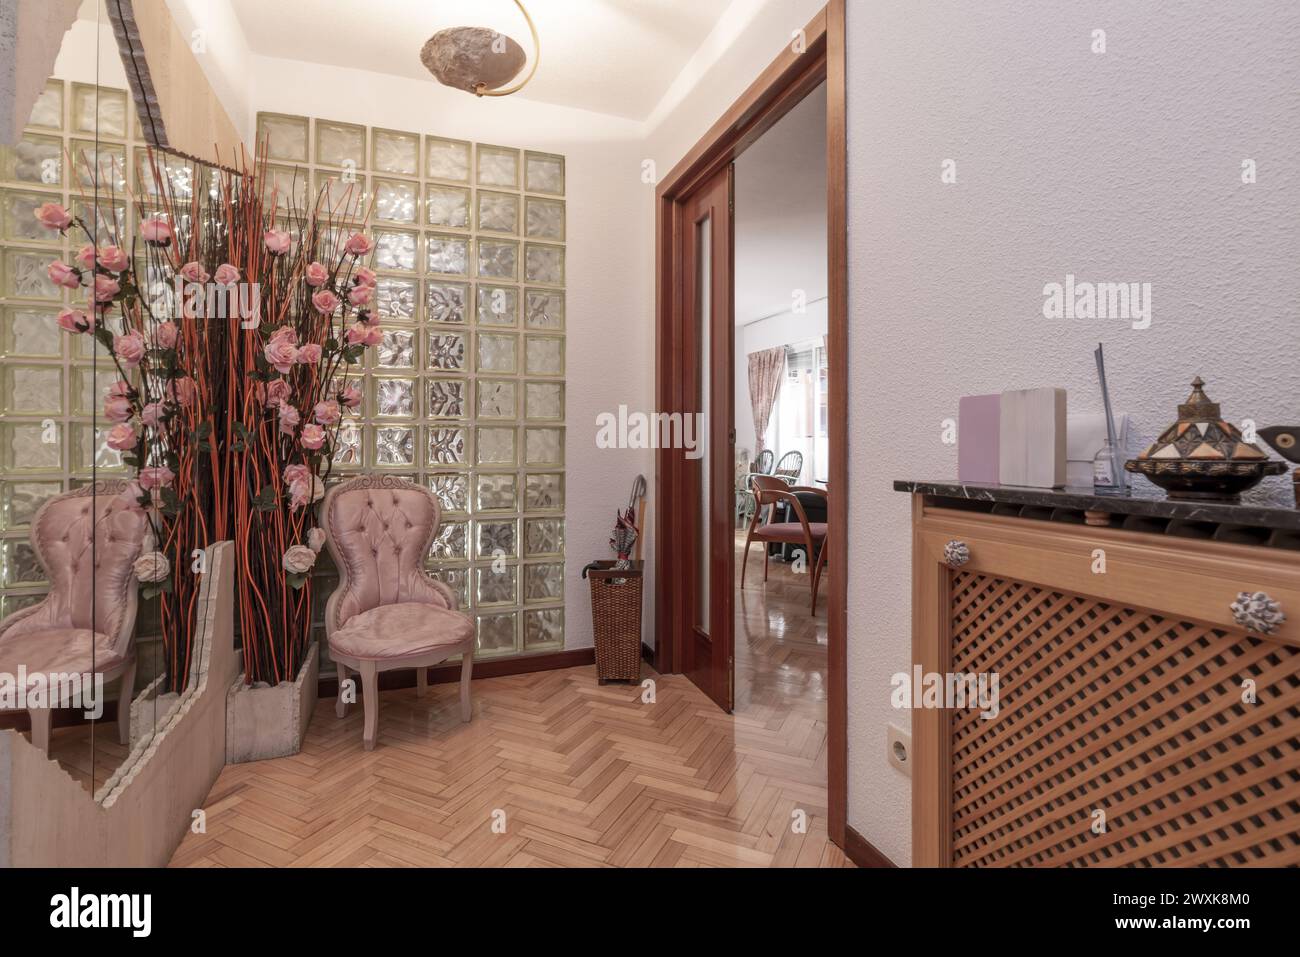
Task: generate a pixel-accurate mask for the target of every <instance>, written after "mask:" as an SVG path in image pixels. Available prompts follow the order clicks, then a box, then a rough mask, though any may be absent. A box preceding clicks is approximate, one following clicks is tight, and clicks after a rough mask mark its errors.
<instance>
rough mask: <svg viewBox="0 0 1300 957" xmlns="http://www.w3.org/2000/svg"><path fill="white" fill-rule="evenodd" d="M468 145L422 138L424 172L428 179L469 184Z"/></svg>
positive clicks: (439, 139)
mask: <svg viewBox="0 0 1300 957" xmlns="http://www.w3.org/2000/svg"><path fill="white" fill-rule="evenodd" d="M469 154H470V144H469V143H465V142H462V141H461V140H446V139H443V138H442V137H439V136H426V137H425V138H424V155H425V163H424V171H425V175H426V176H428V177H429V178H430V179H443V180H450V181H452V182H455V183H468V182H469Z"/></svg>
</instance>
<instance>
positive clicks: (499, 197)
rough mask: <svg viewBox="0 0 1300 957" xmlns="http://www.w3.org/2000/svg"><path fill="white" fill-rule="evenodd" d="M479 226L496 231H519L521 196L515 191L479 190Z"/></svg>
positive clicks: (513, 232)
mask: <svg viewBox="0 0 1300 957" xmlns="http://www.w3.org/2000/svg"><path fill="white" fill-rule="evenodd" d="M478 228H479V229H483V230H488V231H489V232H494V233H511V234H512V235H513V234H515V233H518V232H519V197H518V196H516V195H514V194H513V193H494V192H491V191H490V190H486V189H481V190H479V191H478Z"/></svg>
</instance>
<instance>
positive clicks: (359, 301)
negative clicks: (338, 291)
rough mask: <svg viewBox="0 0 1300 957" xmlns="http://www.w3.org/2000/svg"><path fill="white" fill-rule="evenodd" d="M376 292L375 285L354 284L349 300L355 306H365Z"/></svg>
mask: <svg viewBox="0 0 1300 957" xmlns="http://www.w3.org/2000/svg"><path fill="white" fill-rule="evenodd" d="M374 294H375V287H374V286H365V285H359V286H353V287H352V290H351V291H350V292H349V293H348V302H350V303H352V305H354V306H364V305H366V304H368V303H369V302H370V297H371V296H373V295H374Z"/></svg>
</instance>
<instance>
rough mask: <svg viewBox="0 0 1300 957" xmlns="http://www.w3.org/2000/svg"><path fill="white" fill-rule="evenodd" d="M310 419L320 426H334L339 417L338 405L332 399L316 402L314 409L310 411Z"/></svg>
mask: <svg viewBox="0 0 1300 957" xmlns="http://www.w3.org/2000/svg"><path fill="white" fill-rule="evenodd" d="M312 417H313V418H314V419H315V420H316V421H317V422H319V423H320V424H321V425H334V424H335V423H336V422H338V420H339V418H340V417H341V413H340V412H339V404H338V403H337V402H335V401H334V400H333V399H326V400H325V401H324V402H317V403H316V408H314V409H312Z"/></svg>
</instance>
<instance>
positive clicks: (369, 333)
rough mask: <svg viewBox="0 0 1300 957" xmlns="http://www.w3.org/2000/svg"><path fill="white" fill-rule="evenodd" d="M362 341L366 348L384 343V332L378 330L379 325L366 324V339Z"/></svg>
mask: <svg viewBox="0 0 1300 957" xmlns="http://www.w3.org/2000/svg"><path fill="white" fill-rule="evenodd" d="M362 341H363V342H364V343H365V344H366V345H368V346H377V345H379V343H381V342H383V341H384V330H383V329H381V328H379V323H377V322H375V323H367V325H366V338H365V339H364V340H362Z"/></svg>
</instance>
